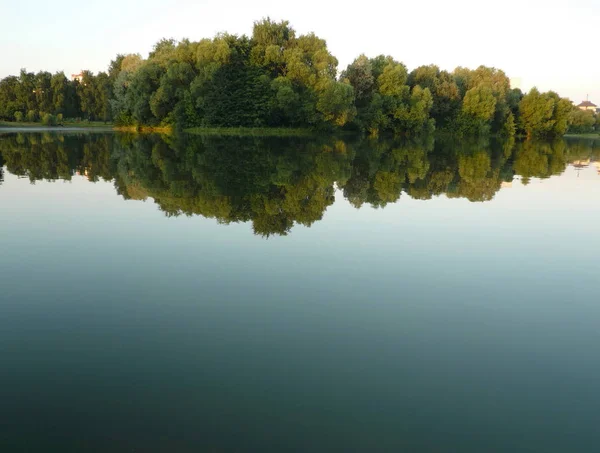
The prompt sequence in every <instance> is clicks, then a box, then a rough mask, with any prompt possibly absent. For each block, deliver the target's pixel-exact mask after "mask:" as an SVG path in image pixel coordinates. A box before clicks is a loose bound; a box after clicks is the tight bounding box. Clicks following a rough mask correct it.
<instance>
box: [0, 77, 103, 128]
mask: <svg viewBox="0 0 600 453" xmlns="http://www.w3.org/2000/svg"><path fill="white" fill-rule="evenodd" d="M113 84H114V81H112V80H111V79H110V77H109V76H108V75H107V74H106V73H103V72H101V73H99V74H97V75H94V74H93V73H91V72H90V71H83V75H82V79H81V81H78V80H69V79H68V78H67V77H66V76H65V74H64V73H63V72H58V73H56V74H50V73H49V72H45V71H40V72H38V73H37V74H34V73H32V72H27V70H25V69H22V70H21V73H20V74H19V76H9V77H5V78H4V79H2V80H0V120H4V121H18V122H22V121H27V122H36V121H41V122H43V123H44V124H50V123H56V122H60V121H61V120H60V118H73V119H74V118H80V119H86V120H92V121H94V120H95V121H111V120H112V111H111V109H110V103H109V101H110V98H111V97H112V86H113ZM48 115H50V116H48Z"/></svg>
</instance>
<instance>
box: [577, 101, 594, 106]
mask: <svg viewBox="0 0 600 453" xmlns="http://www.w3.org/2000/svg"><path fill="white" fill-rule="evenodd" d="M577 107H597V105H596V104H594V103H593V102H590V101H583V102H582V103H581V104H579V105H578V106H577Z"/></svg>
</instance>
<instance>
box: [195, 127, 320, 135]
mask: <svg viewBox="0 0 600 453" xmlns="http://www.w3.org/2000/svg"><path fill="white" fill-rule="evenodd" d="M184 132H188V133H190V134H196V135H228V136H237V137H241V136H256V137H308V136H311V135H318V132H315V131H312V130H310V129H292V128H281V127H194V128H191V129H185V130H184Z"/></svg>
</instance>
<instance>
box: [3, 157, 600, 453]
mask: <svg viewBox="0 0 600 453" xmlns="http://www.w3.org/2000/svg"><path fill="white" fill-rule="evenodd" d="M599 196H600V177H599V176H598V175H597V173H596V169H595V167H593V166H590V167H588V168H584V169H581V170H580V171H579V173H577V172H576V171H575V169H573V168H572V167H568V168H567V170H566V171H565V173H564V174H563V175H561V176H554V177H551V178H549V179H545V180H538V179H532V180H531V181H530V183H529V184H528V185H527V186H523V185H522V184H521V183H520V181H519V180H515V181H514V182H513V186H512V188H506V189H503V190H501V191H500V192H499V193H497V194H496V196H495V198H494V200H492V201H490V202H484V203H472V202H469V201H468V200H466V199H447V198H446V197H445V196H441V197H437V198H434V199H432V200H427V201H423V200H413V199H410V198H409V197H408V196H407V195H406V194H403V195H402V197H401V198H400V200H399V202H398V203H395V204H391V205H388V206H387V207H385V208H383V209H373V208H371V207H369V206H367V205H365V206H363V207H362V208H360V209H358V210H357V209H355V208H354V207H352V206H351V205H350V204H349V203H348V202H347V201H346V200H345V199H344V198H343V196H342V194H341V193H340V192H339V191H338V192H336V202H335V204H334V205H332V206H331V207H329V208H328V209H327V211H326V212H325V214H324V217H323V220H322V221H319V222H315V223H314V225H313V226H312V227H310V228H306V227H302V226H296V227H294V228H293V229H292V232H291V233H290V235H289V236H287V237H271V238H270V239H269V240H264V239H263V238H261V237H258V236H255V235H253V234H252V229H251V225H250V224H249V223H247V224H232V225H219V224H217V222H216V221H215V220H213V219H204V218H202V217H191V218H190V217H185V216H184V217H177V218H167V217H165V216H164V214H163V213H161V212H160V211H159V210H158V209H157V207H156V205H155V204H154V203H153V202H152V200H148V201H146V202H140V201H124V200H123V199H122V198H121V197H120V196H118V195H117V194H116V193H115V189H114V187H113V186H112V184H111V183H106V182H99V183H96V184H92V183H89V182H88V181H86V180H85V178H84V177H81V176H79V177H74V178H73V181H71V182H63V181H58V182H54V183H52V182H43V181H39V182H36V183H35V185H31V184H30V182H29V180H28V179H25V178H22V179H18V178H16V177H15V176H13V175H10V174H8V173H6V174H5V182H4V183H3V185H2V186H0V212H1V216H2V221H1V222H0V250H2V254H1V255H0V286H1V288H2V292H1V295H2V299H1V301H0V311H1V313H2V316H0V344H2V347H3V349H2V351H3V356H2V357H3V367H4V368H3V372H4V374H1V373H0V384H2V382H1V380H2V379H5V378H6V376H8V378H11V377H12V379H13V381H12V382H10V381H9V385H0V397H2V402H3V406H4V405H5V404H9V406H8V407H11V406H10V404H13V405H17V406H15V407H19V408H21V407H22V406H19V405H22V401H21V400H19V401H17V400H16V398H17V397H16V396H15V395H21V394H24V395H28V394H34V395H36V398H35V401H34V402H33V403H32V404H31V406H30V407H27V408H23V409H22V410H23V411H25V409H27V410H26V411H25V412H24V413H26V418H25V417H24V418H22V419H19V418H14V417H12V418H11V419H10V422H11V423H13V424H15V425H17V427H18V428H19V429H25V430H27V429H29V428H27V426H29V425H31V426H53V427H54V426H56V427H57V429H56V430H53V431H52V432H51V433H50V434H48V433H44V432H42V430H40V432H37V433H36V436H35V437H36V439H43V438H44V437H43V436H44V435H46V437H45V438H56V436H59V437H60V435H61V434H62V435H65V436H68V439H69V440H70V441H72V439H73V438H74V437H76V436H80V435H81V436H82V437H83V436H85V435H87V434H86V433H89V432H90V431H92V432H93V430H94V429H95V428H97V426H99V425H101V426H102V431H103V435H107V434H106V433H109V434H110V435H113V434H114V433H121V435H122V436H123V437H122V438H123V439H135V438H136V436H137V437H139V438H141V439H145V444H144V442H142V446H144V445H146V446H147V445H148V444H150V445H153V444H152V441H153V440H156V439H154V438H153V436H159V434H157V433H156V432H155V430H153V429H148V426H158V427H160V428H162V429H164V430H170V431H169V432H171V433H178V434H179V433H181V435H175V434H173V435H172V437H170V438H167V440H168V441H169V442H178V441H182V442H183V441H185V440H186V439H192V440H193V441H196V442H201V443H202V445H206V444H207V443H210V442H211V441H212V443H213V444H218V443H219V441H220V442H224V441H223V439H217V440H215V437H214V436H215V434H214V433H215V432H217V431H218V432H221V433H223V432H225V434H226V435H227V436H226V437H227V439H228V440H229V439H234V440H233V441H234V442H235V441H236V440H235V439H243V440H239V442H240V443H241V444H243V446H244V447H246V446H248V445H253V446H255V447H256V448H253V449H252V450H253V451H266V450H265V448H264V447H265V445H267V444H268V445H272V442H279V444H277V445H278V446H279V448H278V449H277V450H275V451H288V450H289V448H286V447H289V444H294V445H298V444H299V442H307V444H306V445H309V446H310V447H312V448H307V451H319V450H320V449H322V450H323V451H334V450H335V448H338V450H337V451H352V449H356V450H355V451H383V452H387V451H441V450H440V445H443V446H444V448H446V447H448V448H449V451H450V450H451V451H459V450H460V451H463V452H468V453H474V452H481V451H493V452H504V451H514V452H525V451H527V452H530V451H543V452H549V451H557V452H558V451H561V452H562V451H584V449H585V447H589V445H595V444H597V441H598V440H599V439H598V430H597V426H598V425H597V408H598V404H600V399H599V398H600V395H599V394H598V392H597V383H598V380H599V379H600V363H599V362H598V361H597V360H596V359H597V357H598V355H599V354H600V349H599V348H600V328H599V326H598V320H599V319H600V306H598V304H597V285H596V283H595V282H596V281H597V259H598V252H599V251H600V244H599V242H598V240H597V235H598V231H597V229H598V225H600V209H598V208H597V200H598V199H599ZM36 354H37V355H36ZM22 355H23V356H22ZM6 370H10V373H8V374H7V373H6ZM46 376H51V378H50V379H45V377H46ZM6 389H10V393H7V392H6ZM15 389H16V390H15ZM3 391H4V394H3ZM61 392H62V393H61ZM64 401H69V405H68V406H67V405H65V404H64ZM40 408H42V409H40ZM44 408H51V410H48V411H47V412H46V413H44V414H41V415H40V411H42V410H43V409H44ZM1 411H2V408H0V415H1V413H2V412H1ZM36 411H37V412H36ZM136 411H137V412H136ZM90 413H92V414H93V421H94V422H93V423H91V422H90V418H83V419H82V421H80V422H79V423H80V425H79V426H80V428H81V430H76V432H74V431H73V429H72V428H71V424H69V423H67V422H65V421H64V420H66V419H68V417H73V414H90ZM48 414H52V417H53V420H52V423H47V424H46V425H44V423H37V424H35V423H32V422H31V421H32V420H36V421H38V422H39V420H40V419H41V420H44V417H48ZM106 414H108V415H106ZM55 415H56V420H55V419H54V416H55ZM61 417H64V419H63V418H61ZM138 418H141V419H142V422H141V423H138V424H134V423H133V422H132V420H134V419H135V420H137V419H138ZM61 421H62V423H60V422H61ZM145 423H147V424H145ZM153 423H154V425H153ZM65 426H68V432H66V433H65V432H61V431H60V429H61V428H64V427H65ZM136 428H137V429H136ZM234 428H235V429H234ZM237 430H240V431H241V434H239V433H238V432H237ZM234 431H235V432H236V435H235V436H234V435H230V434H231V433H232V432H234ZM12 432H14V431H12ZM273 432H277V433H285V434H282V435H281V436H279V437H277V438H276V439H275V438H273ZM473 433H478V436H474V435H473ZM27 434H28V433H26V434H25V435H24V436H23V438H27ZM225 434H224V436H225ZM238 435H240V436H245V437H241V438H240V437H238ZM261 435H264V438H263V439H262V440H261V437H260V436H261ZM107 436H108V435H107ZM186 436H187V437H186ZM194 436H196V437H194ZM116 438H118V437H116ZM197 439H200V440H197ZM373 439H377V442H378V443H377V445H376V446H375V447H373V446H372V445H371V444H372V442H373ZM490 439H492V440H494V446H495V447H496V449H495V450H494V449H492V448H486V447H487V446H489V442H490ZM159 440H162V441H163V442H164V438H161V439H159ZM252 442H254V443H252ZM311 442H312V444H311ZM286 443H287V445H286ZM517 444H518V445H517ZM386 446H388V447H386ZM402 446H403V447H406V448H399V447H402ZM237 447H239V445H238V446H237ZM377 447H379V449H378V448H377ZM452 447H456V448H452ZM142 449H143V448H142ZM553 449H554V450H553ZM40 450H42V449H40ZM148 450H149V449H148ZM231 450H232V451H234V450H241V451H243V450H244V449H243V448H232V449H231ZM107 451H111V450H110V449H107ZM165 451H169V450H167V449H165ZM172 451H176V448H173V449H172ZM179 451H185V450H184V449H181V450H179ZM190 451H193V450H190Z"/></svg>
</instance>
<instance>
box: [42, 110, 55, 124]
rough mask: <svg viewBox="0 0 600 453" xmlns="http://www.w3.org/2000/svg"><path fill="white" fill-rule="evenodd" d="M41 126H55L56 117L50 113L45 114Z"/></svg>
mask: <svg viewBox="0 0 600 453" xmlns="http://www.w3.org/2000/svg"><path fill="white" fill-rule="evenodd" d="M42 124H43V125H44V126H55V125H56V117H55V116H54V115H51V114H50V113H46V114H45V115H44V116H43V117H42Z"/></svg>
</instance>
